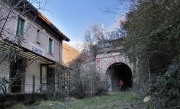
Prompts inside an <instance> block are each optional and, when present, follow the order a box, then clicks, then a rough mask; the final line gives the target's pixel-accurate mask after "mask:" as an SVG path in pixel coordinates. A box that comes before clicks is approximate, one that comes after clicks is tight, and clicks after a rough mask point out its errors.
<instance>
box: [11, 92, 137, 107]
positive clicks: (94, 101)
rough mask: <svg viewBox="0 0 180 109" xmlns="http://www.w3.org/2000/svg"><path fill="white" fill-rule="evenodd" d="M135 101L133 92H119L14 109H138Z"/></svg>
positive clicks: (41, 102)
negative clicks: (134, 104) (134, 103)
mask: <svg viewBox="0 0 180 109" xmlns="http://www.w3.org/2000/svg"><path fill="white" fill-rule="evenodd" d="M135 99H136V94H134V93H133V92H118V93H111V94H108V95H104V96H97V97H92V98H85V99H81V100H79V99H72V98H71V99H69V100H67V101H65V102H60V101H37V102H36V103H34V104H32V105H29V106H25V105H23V104H17V105H15V106H13V107H12V109H138V108H137V107H136V108H135V107H134V106H133V104H132V102H133V101H134V100H135Z"/></svg>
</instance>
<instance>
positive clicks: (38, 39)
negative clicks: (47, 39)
mask: <svg viewBox="0 0 180 109" xmlns="http://www.w3.org/2000/svg"><path fill="white" fill-rule="evenodd" d="M36 43H37V44H41V43H40V30H39V29H38V30H37V37H36Z"/></svg>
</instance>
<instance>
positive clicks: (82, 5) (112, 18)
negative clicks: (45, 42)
mask: <svg viewBox="0 0 180 109" xmlns="http://www.w3.org/2000/svg"><path fill="white" fill-rule="evenodd" d="M44 1H45V0H44ZM46 1H47V2H46V4H42V5H43V6H44V8H45V9H46V10H40V11H41V12H42V13H43V14H44V15H45V16H46V17H47V18H48V19H49V20H50V21H51V22H52V23H53V24H54V25H55V26H56V27H57V28H58V29H59V30H60V31H61V32H62V33H64V34H65V35H66V36H67V37H69V38H70V42H69V44H70V45H72V44H73V43H75V42H81V41H83V40H84V33H85V31H86V29H87V28H90V27H91V26H92V25H93V24H104V27H105V32H106V31H108V30H112V29H114V28H117V24H118V20H117V19H118V17H122V15H124V13H126V12H127V10H128V4H124V5H122V4H119V3H118V0H46ZM117 7H118V8H119V9H118V11H117V13H120V15H118V14H113V13H111V12H112V11H110V12H105V11H106V10H112V9H114V8H117Z"/></svg>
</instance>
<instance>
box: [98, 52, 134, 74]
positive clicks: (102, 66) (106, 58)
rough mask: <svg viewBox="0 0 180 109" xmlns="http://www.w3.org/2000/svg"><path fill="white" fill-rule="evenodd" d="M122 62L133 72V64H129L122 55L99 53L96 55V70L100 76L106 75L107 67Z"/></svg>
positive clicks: (117, 53)
mask: <svg viewBox="0 0 180 109" xmlns="http://www.w3.org/2000/svg"><path fill="white" fill-rule="evenodd" d="M117 62H122V63H124V64H127V65H128V66H129V67H130V68H131V70H132V71H133V69H134V68H133V64H132V63H130V61H129V58H128V57H127V56H125V54H124V53H120V52H110V53H101V54H97V55H96V69H97V71H98V72H100V73H101V74H102V75H106V71H107V69H108V67H109V66H110V65H112V64H114V63H117Z"/></svg>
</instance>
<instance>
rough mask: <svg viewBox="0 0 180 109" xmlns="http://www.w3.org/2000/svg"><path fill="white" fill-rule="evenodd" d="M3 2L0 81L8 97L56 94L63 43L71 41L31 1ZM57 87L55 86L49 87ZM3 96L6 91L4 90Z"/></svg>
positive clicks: (1, 4)
mask: <svg viewBox="0 0 180 109" xmlns="http://www.w3.org/2000/svg"><path fill="white" fill-rule="evenodd" d="M3 1H4V0H2V1H1V2H0V16H1V20H0V32H1V33H0V35H1V36H0V77H1V79H2V78H5V79H6V80H10V81H9V82H11V83H10V84H5V85H4V89H6V90H7V93H39V92H42V90H49V89H50V90H54V89H55V87H56V86H55V85H56V83H58V80H57V75H55V74H54V70H53V69H54V67H55V66H57V65H62V41H67V42H68V41H70V39H69V38H68V37H66V36H65V35H64V34H63V33H62V32H61V31H60V30H59V29H58V28H57V27H56V26H55V25H53V24H52V23H51V22H50V21H49V20H48V19H47V18H46V17H45V16H43V15H42V14H41V13H40V12H39V11H38V10H37V9H36V8H35V7H34V6H33V5H32V4H31V3H29V2H28V1H27V0H22V1H19V0H11V1H10V0H7V2H6V1H5V2H3ZM51 83H53V86H51V87H48V85H49V84H51ZM0 90H1V91H0V92H2V91H3V90H2V88H1V89H0Z"/></svg>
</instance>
